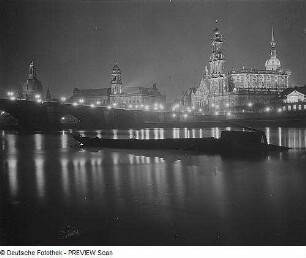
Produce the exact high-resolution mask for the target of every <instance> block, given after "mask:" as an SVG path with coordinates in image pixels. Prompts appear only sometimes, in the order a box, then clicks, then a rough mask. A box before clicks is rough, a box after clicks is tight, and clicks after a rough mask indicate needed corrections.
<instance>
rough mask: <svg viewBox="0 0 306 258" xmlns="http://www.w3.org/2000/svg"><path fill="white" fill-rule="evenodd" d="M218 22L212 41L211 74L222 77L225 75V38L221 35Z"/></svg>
mask: <svg viewBox="0 0 306 258" xmlns="http://www.w3.org/2000/svg"><path fill="white" fill-rule="evenodd" d="M217 25H218V21H217V20H216V28H215V29H214V31H213V36H212V39H211V51H212V53H211V55H210V61H209V65H210V74H211V75H214V76H220V75H221V74H224V62H225V60H224V55H223V53H222V44H223V36H222V34H221V33H220V31H219V29H218V27H217Z"/></svg>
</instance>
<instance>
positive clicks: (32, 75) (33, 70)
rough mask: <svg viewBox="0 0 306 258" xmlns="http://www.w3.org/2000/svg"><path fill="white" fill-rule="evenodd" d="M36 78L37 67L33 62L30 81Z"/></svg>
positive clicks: (30, 69)
mask: <svg viewBox="0 0 306 258" xmlns="http://www.w3.org/2000/svg"><path fill="white" fill-rule="evenodd" d="M36 77H37V73H36V67H35V66H34V62H33V61H32V62H31V63H30V67H29V79H33V78H36Z"/></svg>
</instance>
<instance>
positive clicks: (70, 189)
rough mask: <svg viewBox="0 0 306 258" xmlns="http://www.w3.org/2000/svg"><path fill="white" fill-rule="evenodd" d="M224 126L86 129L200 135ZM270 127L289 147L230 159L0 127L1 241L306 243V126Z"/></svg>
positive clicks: (271, 135)
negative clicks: (86, 143)
mask: <svg viewBox="0 0 306 258" xmlns="http://www.w3.org/2000/svg"><path fill="white" fill-rule="evenodd" d="M225 129H229V128H225ZM222 130H223V128H211V129H162V128H155V129H143V130H110V131H107V130H103V131H91V132H85V131H81V134H83V135H88V136H99V137H110V138H131V137H133V138H138V139H150V138H168V137H174V138H175V137H192V138H197V137H209V136H214V137H219V136H220V132H221V131H222ZM263 130H264V131H265V132H266V134H267V138H268V141H269V142H270V143H274V144H279V145H282V146H289V147H291V148H292V149H291V150H289V151H288V152H285V153H274V154H271V155H268V156H260V157H232V158H230V157H223V156H220V155H204V154H198V153H190V152H186V153H185V152H183V151H166V150H159V151H144V150H141V151H140V150H138V151H137V150H119V149H85V150H84V149H81V148H79V147H76V146H75V144H76V142H75V141H74V140H73V139H72V138H71V137H70V136H69V134H67V132H58V133H48V134H46V133H45V134H42V133H35V134H28V135H18V134H16V133H15V132H11V131H0V133H1V137H0V145H1V148H0V157H1V159H0V169H1V172H0V245H100V246H107V245H305V244H306V221H305V218H306V203H305V200H306V152H305V151H306V128H263Z"/></svg>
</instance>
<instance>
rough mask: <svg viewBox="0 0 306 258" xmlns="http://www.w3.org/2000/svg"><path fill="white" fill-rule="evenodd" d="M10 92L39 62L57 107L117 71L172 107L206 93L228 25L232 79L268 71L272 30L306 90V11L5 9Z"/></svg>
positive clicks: (3, 57) (1, 50)
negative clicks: (203, 85)
mask: <svg viewBox="0 0 306 258" xmlns="http://www.w3.org/2000/svg"><path fill="white" fill-rule="evenodd" d="M0 3H1V6H0V8H1V10H0V19H1V21H0V23H1V24H0V26H1V27H0V28H1V35H0V38H1V41H0V43H1V45H0V83H1V85H0V87H1V91H2V93H3V92H4V90H6V89H8V88H9V87H12V88H13V89H16V88H17V87H18V86H20V85H22V84H23V83H24V82H25V80H26V78H27V73H28V66H29V63H30V61H31V60H34V62H35V64H36V66H37V71H38V78H39V80H40V81H41V82H42V84H43V86H44V90H45V92H46V89H47V87H49V88H50V91H51V94H52V97H59V96H62V95H65V96H69V95H71V94H72V90H73V88H75V87H78V88H101V87H109V84H110V83H109V81H110V71H111V69H112V67H113V65H114V64H115V63H116V62H117V63H118V65H119V67H120V68H121V71H122V78H123V83H124V85H125V86H128V85H134V86H145V87H151V86H152V84H153V83H154V82H156V83H157V86H158V87H159V88H160V90H161V91H162V92H164V93H166V95H167V100H168V101H171V100H172V99H173V98H174V97H177V96H179V95H180V94H181V92H182V89H185V88H187V87H190V86H195V85H198V84H199V82H200V80H201V77H202V74H203V71H204V67H205V65H206V64H207V62H208V58H209V55H210V39H211V35H212V31H213V29H214V28H215V20H216V19H217V20H218V28H219V29H220V31H221V33H222V34H223V37H224V44H223V47H224V54H225V59H226V63H225V67H226V70H229V69H231V68H232V67H234V68H236V69H239V68H242V66H244V67H245V68H251V67H252V68H261V69H263V68H264V64H265V61H266V59H268V57H269V49H270V43H269V42H270V39H271V26H272V25H273V26H274V32H275V40H276V43H277V45H276V47H277V56H278V58H279V59H280V61H281V64H282V68H286V69H289V70H291V71H292V76H291V84H292V85H299V86H302V85H305V84H306V2H305V1H175V0H172V1H169V0H168V1H162V0H160V1H74V2H70V1H18V4H17V2H14V1H3V0H0Z"/></svg>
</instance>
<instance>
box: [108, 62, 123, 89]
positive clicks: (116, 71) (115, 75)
mask: <svg viewBox="0 0 306 258" xmlns="http://www.w3.org/2000/svg"><path fill="white" fill-rule="evenodd" d="M121 92H122V81H121V71H120V68H119V66H118V65H117V64H115V66H114V67H113V70H112V73H111V94H121Z"/></svg>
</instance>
